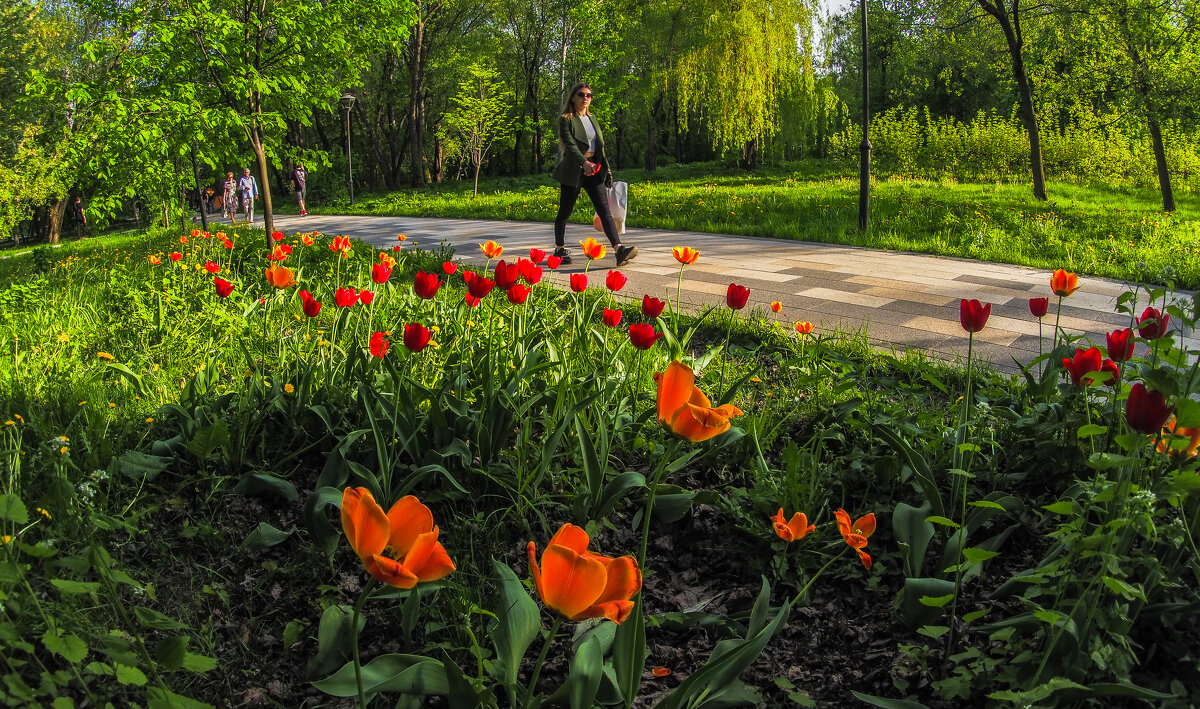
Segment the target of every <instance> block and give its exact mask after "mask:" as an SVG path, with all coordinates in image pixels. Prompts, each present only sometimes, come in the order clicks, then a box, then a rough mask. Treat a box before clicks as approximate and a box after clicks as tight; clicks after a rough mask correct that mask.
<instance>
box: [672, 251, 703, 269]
mask: <svg viewBox="0 0 1200 709" xmlns="http://www.w3.org/2000/svg"><path fill="white" fill-rule="evenodd" d="M671 255H672V256H674V257H675V260H676V261H678V262H679V263H682V264H683V265H684V266H690V265H692V264H693V263H696V259H698V258H700V252H699V251H697V250H695V249H693V248H692V247H690V246H676V247H675V248H673V249H671Z"/></svg>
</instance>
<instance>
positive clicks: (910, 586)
mask: <svg viewBox="0 0 1200 709" xmlns="http://www.w3.org/2000/svg"><path fill="white" fill-rule="evenodd" d="M947 594H948V595H949V597H950V598H953V597H954V582H953V581H949V580H947V579H942V578H911V577H910V578H906V579H904V590H903V591H902V592H901V594H900V609H901V611H902V612H903V614H904V622H905V624H906V625H907V626H908V627H910V628H919V627H921V626H922V625H926V624H928V623H932V622H933V621H935V620H937V619H938V617H939V616H940V615H941V613H940V612H939V611H938V608H940V607H941V606H935V605H933V604H931V603H927V602H926V601H925V599H927V598H933V599H937V598H944V597H947Z"/></svg>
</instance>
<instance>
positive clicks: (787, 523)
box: [771, 507, 817, 542]
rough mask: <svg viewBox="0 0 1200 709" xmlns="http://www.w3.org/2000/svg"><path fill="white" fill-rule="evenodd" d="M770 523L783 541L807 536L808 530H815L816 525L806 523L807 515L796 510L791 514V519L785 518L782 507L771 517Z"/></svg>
mask: <svg viewBox="0 0 1200 709" xmlns="http://www.w3.org/2000/svg"><path fill="white" fill-rule="evenodd" d="M771 524H772V526H774V527H775V533H776V534H778V535H779V538H780V539H782V540H783V541H785V542H794V541H797V540H799V539H804V538H805V537H806V536H808V533H809V532H812V531H816V529H817V525H815V524H809V523H808V517H807V516H805V514H804V513H803V512H797V513H796V514H794V515H792V518H791V519H787V518H786V517H784V516H783V508H782V507H780V508H779V511H778V512H776V513H775V516H774V517H772V518H771Z"/></svg>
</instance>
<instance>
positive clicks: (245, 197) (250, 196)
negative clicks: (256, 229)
mask: <svg viewBox="0 0 1200 709" xmlns="http://www.w3.org/2000/svg"><path fill="white" fill-rule="evenodd" d="M238 191H239V192H241V193H242V211H243V212H245V213H246V223H247V224H253V223H254V200H255V198H257V197H258V182H257V181H256V180H255V179H254V177H253V176H251V175H250V168H248V167H247V168H244V169H243V170H242V179H240V180H238Z"/></svg>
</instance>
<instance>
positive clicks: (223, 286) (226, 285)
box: [213, 278, 233, 298]
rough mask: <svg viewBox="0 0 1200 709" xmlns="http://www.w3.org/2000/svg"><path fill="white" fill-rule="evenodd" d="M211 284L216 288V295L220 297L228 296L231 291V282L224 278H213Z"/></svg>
mask: <svg viewBox="0 0 1200 709" xmlns="http://www.w3.org/2000/svg"><path fill="white" fill-rule="evenodd" d="M213 286H214V287H215V288H216V289H217V295H218V296H220V297H222V298H228V297H229V294H230V293H232V292H233V284H232V283H230V282H229V281H227V280H225V279H224V278H214V279H213Z"/></svg>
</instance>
